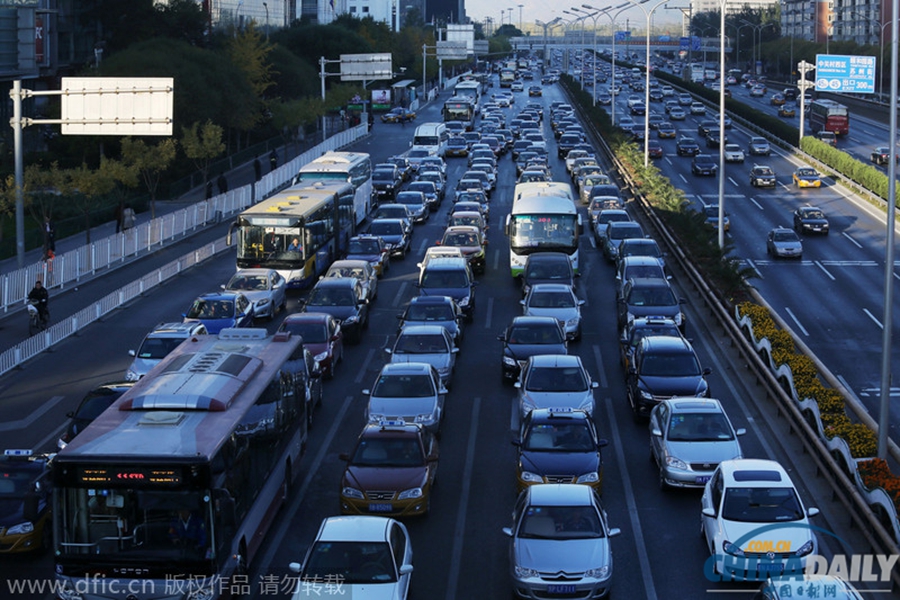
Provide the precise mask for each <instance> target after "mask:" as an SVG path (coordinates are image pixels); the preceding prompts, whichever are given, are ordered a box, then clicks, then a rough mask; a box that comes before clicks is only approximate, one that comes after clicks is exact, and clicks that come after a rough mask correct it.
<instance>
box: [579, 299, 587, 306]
mask: <svg viewBox="0 0 900 600" xmlns="http://www.w3.org/2000/svg"><path fill="white" fill-rule="evenodd" d="M586 303H587V301H586V300H579V301H578V306H584V305H585V304H586Z"/></svg>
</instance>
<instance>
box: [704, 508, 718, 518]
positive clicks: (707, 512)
mask: <svg viewBox="0 0 900 600" xmlns="http://www.w3.org/2000/svg"><path fill="white" fill-rule="evenodd" d="M700 512H701V513H702V514H703V516H704V517H712V518H714V519H715V518H716V510H715V509H714V508H709V507H706V508H704V509H703V510H701V511H700Z"/></svg>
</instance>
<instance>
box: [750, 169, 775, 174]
mask: <svg viewBox="0 0 900 600" xmlns="http://www.w3.org/2000/svg"><path fill="white" fill-rule="evenodd" d="M753 171H754V172H755V173H756V174H757V175H771V174H772V169H769V168H767V167H760V168H757V169H753Z"/></svg>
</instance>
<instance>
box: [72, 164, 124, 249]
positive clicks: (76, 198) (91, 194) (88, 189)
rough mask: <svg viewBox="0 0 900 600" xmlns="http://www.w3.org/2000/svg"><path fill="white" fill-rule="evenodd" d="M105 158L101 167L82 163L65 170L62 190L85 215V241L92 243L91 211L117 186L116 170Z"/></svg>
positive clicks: (98, 206) (101, 204)
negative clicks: (92, 167)
mask: <svg viewBox="0 0 900 600" xmlns="http://www.w3.org/2000/svg"><path fill="white" fill-rule="evenodd" d="M112 167H113V165H110V164H109V163H108V161H107V160H105V159H103V160H101V163H100V168H99V169H91V168H89V167H88V166H87V165H86V164H82V165H81V166H80V167H78V168H75V169H67V170H66V171H64V172H63V180H62V187H61V191H62V192H63V195H64V196H66V197H67V198H68V199H69V200H70V201H71V203H72V204H73V205H74V206H75V208H77V209H78V211H79V212H80V213H81V214H82V215H83V216H84V233H85V243H86V244H90V243H91V213H93V212H95V211H96V210H98V209H99V208H101V207H102V206H103V200H104V197H105V196H106V195H107V194H109V193H110V192H112V191H113V190H114V189H115V187H116V181H115V179H114V173H115V170H114V168H112Z"/></svg>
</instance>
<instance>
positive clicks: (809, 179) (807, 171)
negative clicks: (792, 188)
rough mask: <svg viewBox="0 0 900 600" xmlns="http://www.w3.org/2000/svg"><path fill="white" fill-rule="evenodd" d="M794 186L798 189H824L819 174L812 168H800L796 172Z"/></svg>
mask: <svg viewBox="0 0 900 600" xmlns="http://www.w3.org/2000/svg"><path fill="white" fill-rule="evenodd" d="M793 179H794V185H796V186H797V187H798V188H817V187H822V178H821V177H819V172H818V171H816V170H815V169H813V168H812V167H800V168H799V169H797V170H796V171H794V176H793Z"/></svg>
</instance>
